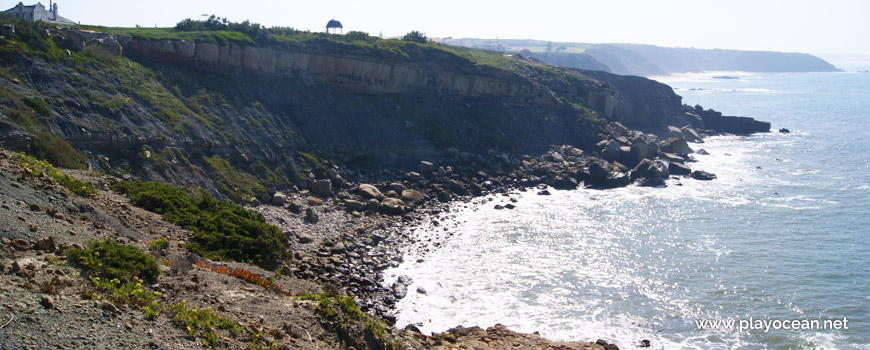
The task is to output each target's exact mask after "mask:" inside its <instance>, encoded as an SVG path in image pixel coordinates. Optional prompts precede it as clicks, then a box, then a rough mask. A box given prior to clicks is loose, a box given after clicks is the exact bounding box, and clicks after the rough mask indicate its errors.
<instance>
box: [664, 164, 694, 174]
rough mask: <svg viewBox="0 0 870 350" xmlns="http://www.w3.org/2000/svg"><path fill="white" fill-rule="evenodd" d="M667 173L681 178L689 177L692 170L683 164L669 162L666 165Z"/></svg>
mask: <svg viewBox="0 0 870 350" xmlns="http://www.w3.org/2000/svg"><path fill="white" fill-rule="evenodd" d="M668 171H669V172H670V173H671V175H678V176H682V175H689V174H690V173H691V172H692V169H690V168H689V167H688V166H686V165H685V164H683V163H677V162H670V163H669V164H668Z"/></svg>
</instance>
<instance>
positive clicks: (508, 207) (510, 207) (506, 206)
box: [504, 203, 517, 209]
mask: <svg viewBox="0 0 870 350" xmlns="http://www.w3.org/2000/svg"><path fill="white" fill-rule="evenodd" d="M504 207H505V209H513V208H516V207H517V206H516V205H513V204H510V203H508V204H505V205H504Z"/></svg>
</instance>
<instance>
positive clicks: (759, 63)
mask: <svg viewBox="0 0 870 350" xmlns="http://www.w3.org/2000/svg"><path fill="white" fill-rule="evenodd" d="M458 41H461V42H462V43H464V44H469V45H472V46H485V45H486V44H487V43H489V42H491V41H492V40H488V39H454V40H451V41H450V42H451V43H456V42H458ZM499 42H500V43H502V44H504V45H506V46H507V48H506V49H507V50H508V51H510V52H519V53H521V54H523V55H526V56H531V57H534V58H537V59H539V60H541V61H543V62H547V63H552V64H558V65H561V66H565V67H572V68H579V69H588V70H603V71H606V72H611V73H616V74H623V75H637V76H656V75H667V74H673V73H693V72H704V71H745V72H777V73H778V72H834V71H838V70H839V69H838V68H837V67H834V66H833V65H831V64H830V63H828V62H826V61H825V60H823V59H821V58H818V57H816V56H813V55H809V54H802V53H785V52H770V51H740V50H722V49H714V50H708V49H695V48H669V47H660V46H654V45H639V44H587V43H565V42H546V41H540V40H510V39H507V40H506V39H500V40H499Z"/></svg>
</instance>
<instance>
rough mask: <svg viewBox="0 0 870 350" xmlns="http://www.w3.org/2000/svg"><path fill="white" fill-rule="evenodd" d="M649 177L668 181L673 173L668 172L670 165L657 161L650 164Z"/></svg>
mask: <svg viewBox="0 0 870 350" xmlns="http://www.w3.org/2000/svg"><path fill="white" fill-rule="evenodd" d="M647 176H649V177H653V178H661V179H667V178H668V177H670V176H671V173H670V172H669V171H668V165H667V164H665V162H663V161H661V160H659V159H656V160H654V161H652V162H651V163H650V165H649V170H648V171H647Z"/></svg>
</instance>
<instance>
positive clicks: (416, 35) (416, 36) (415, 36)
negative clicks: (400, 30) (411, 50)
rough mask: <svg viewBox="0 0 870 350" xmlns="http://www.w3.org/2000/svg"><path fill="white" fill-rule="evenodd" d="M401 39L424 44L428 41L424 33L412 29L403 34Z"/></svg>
mask: <svg viewBox="0 0 870 350" xmlns="http://www.w3.org/2000/svg"><path fill="white" fill-rule="evenodd" d="M402 40H405V41H413V42H415V43H421V44H425V43H427V42H428V41H429V38H427V37H426V34H423V33H420V32H418V31H416V30H414V31H411V32H409V33H408V34H405V36H403V37H402Z"/></svg>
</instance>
